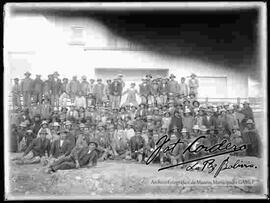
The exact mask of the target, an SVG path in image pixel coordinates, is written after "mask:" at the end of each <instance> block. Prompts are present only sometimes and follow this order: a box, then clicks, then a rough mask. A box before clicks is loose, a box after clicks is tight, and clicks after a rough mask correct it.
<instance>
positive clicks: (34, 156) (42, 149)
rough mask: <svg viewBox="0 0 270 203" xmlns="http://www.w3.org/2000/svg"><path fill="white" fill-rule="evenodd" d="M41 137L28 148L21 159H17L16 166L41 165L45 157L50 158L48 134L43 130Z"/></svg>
mask: <svg viewBox="0 0 270 203" xmlns="http://www.w3.org/2000/svg"><path fill="white" fill-rule="evenodd" d="M39 134H40V137H38V138H35V139H34V140H33V141H32V142H31V143H30V145H29V146H28V147H27V148H26V150H25V151H24V153H23V155H22V156H21V157H16V158H14V159H12V160H16V164H35V163H39V162H40V160H41V159H42V158H44V157H48V156H50V146H51V145H50V140H49V139H48V138H46V136H47V134H48V132H47V130H46V129H41V131H40V133H39Z"/></svg>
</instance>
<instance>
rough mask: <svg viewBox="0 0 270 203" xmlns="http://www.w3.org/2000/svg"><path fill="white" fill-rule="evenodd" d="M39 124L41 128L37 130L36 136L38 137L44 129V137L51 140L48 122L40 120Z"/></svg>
mask: <svg viewBox="0 0 270 203" xmlns="http://www.w3.org/2000/svg"><path fill="white" fill-rule="evenodd" d="M40 125H41V128H40V129H39V131H38V134H37V137H40V133H41V132H42V131H44V130H45V131H46V138H48V139H49V140H51V139H52V134H51V130H50V129H49V128H48V122H47V121H45V120H44V121H42V123H41V124H40Z"/></svg>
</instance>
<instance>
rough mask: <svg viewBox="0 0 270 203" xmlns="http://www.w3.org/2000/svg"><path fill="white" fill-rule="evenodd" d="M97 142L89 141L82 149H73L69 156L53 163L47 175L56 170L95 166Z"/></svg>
mask: <svg viewBox="0 0 270 203" xmlns="http://www.w3.org/2000/svg"><path fill="white" fill-rule="evenodd" d="M97 148H98V142H97V141H96V140H94V139H93V140H90V142H89V144H88V145H87V146H85V147H82V148H73V150H72V151H71V153H70V155H68V156H65V157H62V158H60V159H58V160H57V161H55V162H54V163H53V164H52V165H51V166H50V167H49V170H48V171H47V172H48V173H51V172H56V171H57V170H67V169H75V168H80V167H85V166H86V167H93V166H96V165H97V160H98V151H97Z"/></svg>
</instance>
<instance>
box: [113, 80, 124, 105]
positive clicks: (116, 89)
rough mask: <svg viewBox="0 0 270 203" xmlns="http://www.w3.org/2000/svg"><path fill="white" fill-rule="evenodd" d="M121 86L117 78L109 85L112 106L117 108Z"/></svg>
mask: <svg viewBox="0 0 270 203" xmlns="http://www.w3.org/2000/svg"><path fill="white" fill-rule="evenodd" d="M122 90H123V86H122V83H121V81H120V80H119V79H117V78H115V79H114V81H113V82H112V84H111V85H110V95H111V102H112V108H119V106H120V101H121V95H122Z"/></svg>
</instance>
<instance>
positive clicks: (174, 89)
mask: <svg viewBox="0 0 270 203" xmlns="http://www.w3.org/2000/svg"><path fill="white" fill-rule="evenodd" d="M179 92H180V86H179V84H178V82H177V81H175V75H173V74H171V75H170V81H169V82H168V93H172V94H173V95H175V94H176V93H179Z"/></svg>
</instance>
